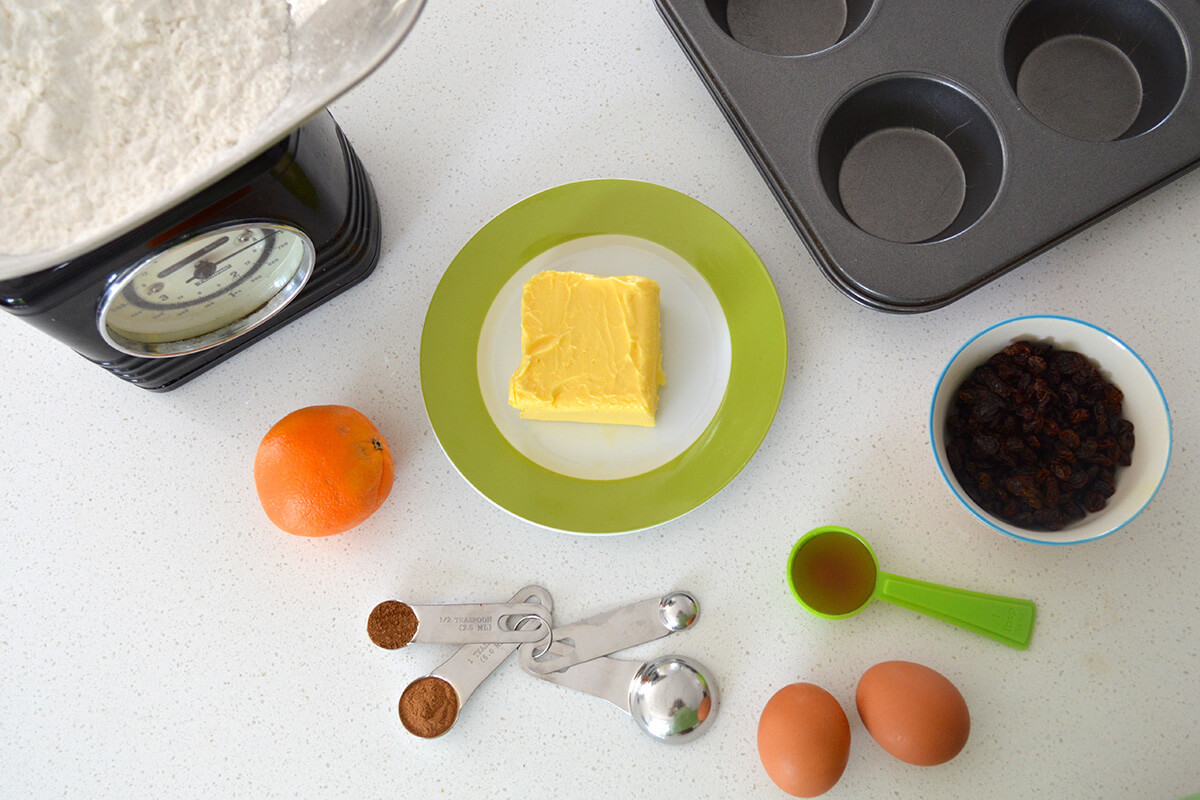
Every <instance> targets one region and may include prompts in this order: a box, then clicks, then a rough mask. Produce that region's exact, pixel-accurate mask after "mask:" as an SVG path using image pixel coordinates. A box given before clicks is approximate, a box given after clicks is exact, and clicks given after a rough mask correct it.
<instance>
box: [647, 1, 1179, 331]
mask: <svg viewBox="0 0 1200 800" xmlns="http://www.w3.org/2000/svg"><path fill="white" fill-rule="evenodd" d="M656 2H657V4H658V8H659V11H660V12H661V14H662V15H663V18H664V19H665V20H666V22H667V24H668V26H669V27H670V29H671V30H672V32H673V33H674V34H675V36H676V37H677V39H678V40H679V42H680V45H681V47H682V49H683V50H684V52H685V53H686V54H687V55H688V57H689V58H690V60H691V61H692V63H693V65H694V66H695V68H696V70H697V72H698V73H699V74H700V76H701V78H702V79H703V80H704V82H705V84H706V85H707V86H708V88H709V90H710V92H711V93H712V95H713V97H714V99H715V100H716V101H717V103H718V105H719V106H720V107H721V109H722V110H723V112H724V113H725V115H726V117H727V118H728V120H729V122H730V124H731V126H732V127H733V129H734V130H735V131H736V132H737V134H738V136H739V137H740V138H741V140H742V142H743V144H744V145H745V147H746V149H747V151H748V152H749V154H750V155H751V157H752V159H753V160H754V162H755V164H756V165H757V166H758V168H759V170H760V172H761V173H762V175H763V177H764V179H765V180H766V182H767V184H768V186H769V187H770V188H771V190H772V191H773V192H774V194H775V196H776V198H777V200H778V201H779V203H780V205H781V207H782V208H783V210H784V212H785V213H786V214H787V216H788V218H789V219H790V220H791V222H792V223H793V225H794V226H795V227H796V229H797V231H798V232H799V234H800V235H801V237H802V239H803V240H804V242H805V244H806V245H807V247H808V249H809V251H810V253H811V254H812V256H813V258H814V260H815V261H816V262H817V264H818V265H819V266H820V267H821V269H822V270H823V271H824V273H825V274H826V276H827V277H828V278H829V279H830V280H831V281H832V282H833V283H834V284H835V285H836V286H837V287H838V288H840V289H841V290H842V291H843V292H844V293H846V294H847V295H849V296H850V297H852V298H854V299H855V300H857V301H859V302H861V303H863V304H864V305H867V306H870V307H873V308H877V309H881V310H885V311H893V312H919V311H928V310H931V309H934V308H938V307H941V306H944V305H946V304H947V303H950V302H952V301H953V300H956V299H958V298H960V297H962V296H963V295H965V294H967V293H969V292H970V291H972V290H974V289H976V288H978V287H980V286H982V285H983V284H985V283H987V282H988V281H990V280H993V279H995V278H996V277H998V276H1000V275H1002V274H1003V273H1005V272H1007V271H1008V270H1010V269H1012V268H1014V267H1016V266H1017V265H1019V264H1021V263H1023V262H1024V261H1027V260H1028V259H1030V258H1032V257H1034V256H1036V255H1037V254H1039V253H1041V252H1043V251H1045V250H1046V249H1048V248H1050V247H1052V246H1053V245H1055V244H1057V243H1058V242H1060V241H1062V240H1064V239H1066V238H1068V237H1069V236H1071V235H1073V234H1075V233H1078V232H1079V231H1080V230H1082V229H1084V228H1085V227H1087V226H1088V225H1090V224H1092V223H1094V222H1097V221H1098V220H1100V219H1102V218H1103V217H1105V216H1107V215H1108V214H1110V213H1112V212H1113V211H1115V210H1117V209H1119V208H1120V207H1122V206H1123V205H1125V204H1127V203H1129V202H1132V201H1133V200H1136V199H1137V198H1138V197H1140V196H1142V195H1144V194H1146V193H1148V192H1149V191H1151V190H1153V189H1155V188H1157V187H1158V186H1160V185H1162V184H1163V183H1165V182H1167V181H1170V180H1172V179H1174V178H1176V177H1178V176H1179V175H1181V174H1183V173H1184V172H1186V171H1187V170H1189V169H1192V168H1194V167H1195V166H1197V165H1198V164H1200V135H1198V134H1200V98H1198V97H1197V94H1196V92H1195V91H1194V89H1193V88H1192V82H1191V81H1190V80H1189V70H1190V65H1189V62H1188V57H1187V53H1188V51H1189V49H1190V48H1191V47H1192V44H1193V42H1194V41H1196V40H1197V37H1200V6H1197V5H1196V4H1194V3H1191V2H1187V0H1171V2H1161V3H1160V2H1154V0H1126V1H1125V2H1116V0H1109V1H1108V2H1094V1H1091V0H1089V2H1084V0H1027V2H1004V3H994V4H992V3H986V4H974V5H972V6H971V7H970V9H969V10H968V9H961V10H956V9H953V8H948V7H947V6H946V4H945V3H941V2H934V1H933V0H910V1H909V2H903V3H901V2H899V0H874V2H873V3H863V2H861V1H857V0H850V2H847V3H845V9H846V17H847V22H846V24H845V26H844V29H843V31H842V34H841V35H840V36H839V37H837V39H836V41H835V42H834V43H833V44H831V45H829V46H827V47H826V48H825V49H823V50H819V51H817V52H814V53H807V54H797V55H779V54H775V53H771V52H764V51H763V49H764V45H763V40H762V37H761V35H759V36H757V37H756V35H754V34H753V33H747V32H746V27H747V20H748V19H750V20H751V21H754V22H755V24H757V25H759V26H760V28H761V29H764V30H765V29H769V28H770V27H771V26H772V25H773V24H774V25H776V26H778V25H781V24H783V23H782V22H781V21H780V19H781V18H780V19H776V20H775V21H774V22H772V19H771V17H770V15H769V14H768V13H767V12H771V11H774V12H775V13H778V9H779V7H782V6H781V5H780V4H779V3H777V2H776V1H775V0H656ZM821 2H828V0H821ZM753 3H759V4H761V5H760V6H759V7H758V10H759V12H760V13H759V16H758V17H757V18H750V17H747V14H748V12H747V10H746V7H747V4H753ZM792 5H793V6H794V5H796V4H792ZM800 5H803V4H800ZM815 5H820V3H815ZM824 13H825V14H826V15H828V14H830V13H836V12H829V11H828V10H826V11H825V12H824ZM731 15H732V16H733V17H734V18H735V19H736V18H737V16H738V15H741V17H742V18H741V22H739V23H738V25H740V26H741V27H740V28H739V27H737V26H731V24H730V23H731V21H732V20H731ZM735 33H736V34H737V36H740V38H741V41H739V38H737V37H735ZM830 38H833V37H831V36H829V35H827V36H826V41H828V39H830ZM772 46H775V45H772ZM756 48H759V49H756ZM777 49H778V48H777ZM1114 53H1115V55H1114ZM1072 69H1074V70H1076V72H1078V73H1080V77H1079V79H1078V81H1076V82H1075V83H1072V81H1071V80H1070V79H1069V77H1068V76H1069V75H1070V74H1071V70H1072ZM1131 70H1132V72H1133V73H1135V74H1136V78H1137V80H1136V83H1137V84H1138V86H1133V83H1132V82H1131V81H1130V75H1131V72H1130V71H1131ZM1089 81H1090V82H1091V84H1090V85H1087V86H1084V85H1083V84H1086V83H1088V82H1089ZM1056 82H1057V83H1056ZM1076 84H1078V86H1077V87H1076ZM1072 87H1076V88H1078V92H1079V93H1080V94H1082V95H1083V98H1082V100H1079V101H1078V102H1076V105H1077V106H1078V108H1082V109H1083V111H1082V112H1078V111H1076V112H1072V111H1071V110H1070V108H1066V107H1064V106H1063V104H1061V103H1060V104H1059V105H1058V106H1057V107H1056V104H1055V102H1054V101H1053V98H1054V97H1055V96H1057V95H1056V94H1055V92H1056V91H1057V90H1062V92H1063V95H1064V96H1066V95H1070V94H1071V89H1072ZM1022 95H1024V101H1023V100H1022ZM1131 98H1132V99H1131ZM1056 114H1057V116H1056ZM1088 114H1091V116H1090V117H1089V116H1088ZM1056 128H1059V129H1062V130H1059V129H1056ZM1064 131H1065V132H1064ZM889 153H890V156H889ZM955 162H957V164H956V163H955ZM843 173H847V174H843ZM856 175H857V176H858V177H857V179H856V177H855V176H856Z"/></svg>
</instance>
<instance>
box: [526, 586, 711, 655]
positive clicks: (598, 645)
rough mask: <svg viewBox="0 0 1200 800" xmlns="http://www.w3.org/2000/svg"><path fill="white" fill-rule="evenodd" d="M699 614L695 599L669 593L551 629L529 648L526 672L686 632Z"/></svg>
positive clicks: (682, 593)
mask: <svg viewBox="0 0 1200 800" xmlns="http://www.w3.org/2000/svg"><path fill="white" fill-rule="evenodd" d="M699 615H700V607H699V605H697V603H696V599H695V598H694V597H692V596H691V595H690V594H688V593H687V592H671V593H670V594H666V595H663V596H661V597H651V598H649V599H647V600H642V601H640V602H637V603H631V604H630V605H627V606H622V607H621V608H617V609H614V610H612V611H606V612H604V613H602V614H596V615H595V616H592V617H588V618H587V619H585V620H582V621H580V622H575V623H572V624H570V625H563V626H561V627H558V628H554V629H553V631H552V632H551V640H552V642H553V643H554V644H556V645H557V646H556V647H550V646H549V645H550V642H546V643H545V644H543V646H542V647H540V648H537V649H536V650H534V649H531V650H530V651H529V652H530V657H529V663H528V665H527V667H526V671H527V672H531V673H533V674H536V675H546V674H549V673H551V672H557V671H559V670H564V669H567V668H569V667H572V666H574V665H576V664H580V663H582V662H584V661H591V660H592V659H594V658H599V657H600V656H606V655H608V654H609V653H616V652H618V651H620V650H625V649H627V648H630V647H634V646H636V645H639V644H645V643H646V642H652V641H654V640H655V639H661V638H662V637H663V636H666V635H667V634H669V633H674V632H675V631H681V630H685V629H686V628H690V627H691V626H692V625H693V624H695V622H696V619H697V617H698V616H699Z"/></svg>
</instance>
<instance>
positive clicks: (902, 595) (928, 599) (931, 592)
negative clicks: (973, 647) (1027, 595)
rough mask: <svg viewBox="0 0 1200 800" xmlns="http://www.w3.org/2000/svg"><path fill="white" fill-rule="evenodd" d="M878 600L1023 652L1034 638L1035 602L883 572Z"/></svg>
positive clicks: (879, 578)
mask: <svg viewBox="0 0 1200 800" xmlns="http://www.w3.org/2000/svg"><path fill="white" fill-rule="evenodd" d="M875 596H876V597H877V598H878V599H880V600H886V601H887V602H889V603H892V604H894V605H898V606H901V607H903V608H907V609H909V610H910V611H916V612H918V613H921V614H925V615H926V616H930V617H933V618H935V619H940V620H942V621H943V622H949V623H950V624H951V625H957V626H958V627H960V628H965V629H967V630H969V631H974V632H975V633H981V634H983V635H984V636H988V637H990V638H992V639H995V640H996V641H998V642H1003V643H1004V644H1006V645H1009V646H1010V647H1015V648H1017V649H1019V650H1024V649H1025V648H1027V647H1029V640H1030V639H1031V638H1032V637H1033V617H1034V613H1035V611H1036V606H1034V604H1033V601H1032V600H1021V599H1018V598H1016V597H1001V596H1000V595H995V594H984V593H983V592H972V591H969V590H967V589H954V588H951V587H949V586H941V585H939V584H936V583H928V582H926V581H919V580H915V579H914V578H903V577H901V576H899V575H890V574H888V573H886V572H880V573H879V577H878V578H877V580H876V582H875Z"/></svg>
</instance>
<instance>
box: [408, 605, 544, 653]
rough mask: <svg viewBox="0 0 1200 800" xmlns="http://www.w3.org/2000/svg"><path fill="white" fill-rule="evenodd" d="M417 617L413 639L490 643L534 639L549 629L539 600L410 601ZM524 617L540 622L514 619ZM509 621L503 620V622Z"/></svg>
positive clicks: (538, 638)
mask: <svg viewBox="0 0 1200 800" xmlns="http://www.w3.org/2000/svg"><path fill="white" fill-rule="evenodd" d="M409 608H411V609H412V611H413V614H414V615H415V616H416V618H417V631H416V633H415V634H414V635H413V638H412V640H413V641H414V642H426V643H435V644H493V643H496V642H508V643H511V642H516V643H518V644H519V643H522V642H537V641H541V640H542V639H544V638H545V636H546V631H548V630H549V629H550V626H551V621H550V612H549V611H547V610H546V608H545V606H543V605H541V604H540V603H461V604H446V605H428V606H415V605H410V606H409ZM527 617H534V618H537V619H538V620H539V621H540V622H541V623H542V625H541V626H537V625H533V626H522V627H520V628H518V627H517V626H516V624H515V623H517V622H519V621H520V620H521V619H524V618H527ZM509 622H511V623H513V624H506V623H509Z"/></svg>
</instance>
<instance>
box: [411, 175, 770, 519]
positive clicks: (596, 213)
mask: <svg viewBox="0 0 1200 800" xmlns="http://www.w3.org/2000/svg"><path fill="white" fill-rule="evenodd" d="M593 243H594V245H595V246H594V247H593ZM558 253H562V254H563V255H562V256H561V257H560V258H559V260H558V261H553V260H551V261H547V258H548V257H550V256H553V255H554V254H558ZM626 257H628V258H626ZM630 259H632V262H633V263H634V264H635V265H637V266H635V267H634V268H633V269H626V267H627V266H629V264H630ZM639 259H641V260H639ZM604 263H608V264H610V266H611V268H610V269H609V271H608V274H630V273H632V274H646V273H651V274H647V275H646V277H652V278H655V279H656V280H659V282H660V284H662V285H663V320H662V330H663V334H662V337H663V361H664V369H665V370H666V373H667V385H666V386H665V387H663V390H662V399H661V403H660V409H659V425H658V426H657V427H656V428H634V427H629V426H619V425H587V424H583V423H567V422H539V421H532V420H519V421H516V422H514V420H516V419H517V415H516V412H515V411H514V410H512V409H509V408H508V407H507V404H506V403H504V402H503V400H502V399H497V398H501V397H503V392H504V390H505V388H506V387H505V386H503V385H502V383H503V380H502V379H501V377H499V376H503V375H507V374H511V373H510V372H508V371H507V370H509V366H508V363H507V361H508V360H511V364H512V365H514V366H515V364H516V363H517V361H518V360H519V358H520V336H519V333H518V332H516V331H515V330H512V328H511V326H512V325H513V324H514V323H513V322H512V317H513V314H514V312H513V310H512V309H513V307H514V304H519V301H518V300H516V299H515V298H516V297H518V296H519V291H520V286H521V284H522V283H523V282H524V277H523V276H524V275H526V274H531V273H532V271H536V270H537V269H544V268H550V269H566V268H578V269H580V271H590V272H593V273H595V274H604V272H605V270H604V269H596V268H594V265H596V264H604ZM578 265H582V267H580V266H578ZM642 267H644V268H642ZM639 269H640V271H639ZM689 281H691V282H690V283H689ZM675 286H679V287H681V288H680V289H678V290H676V289H675V288H673V287H675ZM705 297H707V298H710V299H711V302H709V303H708V307H711V308H712V309H715V312H713V313H715V314H716V316H717V319H716V320H715V323H714V321H713V320H712V319H706V318H705V316H704V315H705V313H706V312H705V311H704V309H705V308H706V302H708V301H706V300H705V299H704V298H705ZM676 300H678V301H679V304H677V305H673V303H675V302H676ZM685 300H686V302H685ZM505 318H507V319H508V322H507V323H505V322H497V321H496V320H504V319H505ZM721 318H723V322H724V325H721V324H720V323H721V321H722V319H721ZM506 325H507V326H508V327H507V328H506V327H505V326H506ZM689 326H690V327H689ZM726 328H727V336H726ZM518 330H519V329H518ZM697 350H703V351H704V352H699V353H697V352H695V351H697ZM709 350H712V351H714V352H712V353H710V352H707V351H709ZM494 362H502V363H494ZM786 372H787V334H786V331H785V328H784V321H783V310H782V308H781V307H780V304H779V296H778V295H777V294H776V292H775V286H774V284H773V283H772V282H771V278H770V275H768V274H767V271H766V268H765V267H764V266H763V264H762V261H761V260H760V259H759V258H758V256H757V254H755V252H754V250H753V249H752V248H751V247H750V245H749V244H748V243H747V242H746V240H745V239H744V238H742V236H741V234H739V233H738V232H737V230H735V229H734V228H733V227H732V226H731V225H730V224H729V223H728V222H726V221H725V220H724V219H722V218H721V217H720V216H719V215H718V214H717V213H715V212H714V211H712V210H711V209H709V208H708V207H706V206H704V205H702V204H701V203H699V202H697V201H695V200H693V199H692V198H690V197H688V196H686V195H683V194H680V193H679V192H676V191H673V190H671V189H666V188H664V187H662V186H656V185H654V184H650V183H642V182H638V181H626V180H595V181H584V182H580V183H571V184H567V185H564V186H559V187H556V188H553V189H549V190H547V191H544V192H541V193H540V194H537V195H534V196H533V197H530V198H528V199H526V200H523V201H521V202H520V203H517V204H516V205H515V206H513V207H512V208H509V209H508V210H507V211H505V212H503V213H502V214H500V215H499V216H498V217H496V218H495V219H494V220H492V221H491V222H489V223H488V224H487V225H485V226H484V227H483V229H482V230H480V231H479V232H478V233H477V234H476V235H475V236H474V237H472V239H471V240H470V241H469V242H467V244H466V246H465V247H463V249H462V251H461V252H459V254H458V256H457V257H456V258H455V259H454V261H453V262H452V263H451V264H450V266H449V268H448V269H447V270H446V273H445V275H444V276H443V277H442V280H441V282H440V283H439V284H438V287H437V290H436V291H435V292H434V295H433V299H432V301H431V302H430V305H429V311H428V314H427V315H426V317H425V326H424V330H423V332H422V335H421V391H422V394H423V395H424V400H425V410H426V412H427V413H428V414H429V421H430V423H431V424H432V425H433V430H434V433H435V434H436V436H437V438H438V442H439V443H440V444H441V446H442V448H443V449H444V450H445V452H446V455H447V456H448V457H449V458H450V461H451V462H452V463H453V464H454V466H455V468H457V469H458V471H459V472H461V473H462V475H463V476H464V477H465V478H466V479H467V481H468V482H470V484H471V485H472V486H474V487H475V489H477V490H478V491H479V492H480V493H481V494H483V495H484V496H485V497H487V498H488V499H489V500H491V501H492V502H494V503H495V504H496V505H498V506H500V507H501V508H503V509H505V510H506V511H509V512H510V513H512V514H514V515H516V516H518V517H520V518H522V519H525V520H527V521H529V522H532V523H535V524H537V525H542V526H544V527H547V528H552V529H555V530H561V531H568V532H572V533H623V532H628V531H634V530H640V529H643V528H648V527H651V526H654V525H658V524H661V523H664V522H667V521H669V520H672V519H675V518H676V517H678V516H680V515H682V514H685V513H687V512H688V511H690V510H692V509H693V508H696V507H697V506H699V505H700V504H701V503H703V502H704V501H706V500H708V499H709V498H710V497H712V496H713V495H714V494H716V493H717V492H718V491H720V490H721V489H722V488H723V487H724V486H725V485H726V484H728V483H729V481H731V480H732V479H733V477H734V476H735V475H737V474H738V472H740V471H741V469H742V468H743V467H744V466H745V465H746V463H747V462H748V461H749V460H750V458H751V457H752V456H753V455H754V452H755V451H756V450H757V449H758V446H759V445H760V444H761V443H762V440H763V437H764V436H766V433H767V430H768V429H769V428H770V427H771V422H772V420H773V419H774V416H775V412H776V410H777V409H778V407H779V399H780V396H781V394H782V393H783V384H784V379H785V375H786ZM726 374H727V375H728V378H727V380H726V379H725V377H724V376H725V375H726ZM489 375H492V376H493V377H490V378H489ZM714 376H715V377H714ZM705 380H708V381H709V383H711V384H712V387H713V388H711V389H709V390H705V389H704V386H703V382H704V381H705ZM693 387H699V389H693ZM673 388H674V389H675V391H674V393H672V390H673ZM705 391H708V392H709V393H710V394H712V396H713V398H714V399H713V400H712V401H711V402H710V403H709V405H708V406H707V407H706V406H705V404H704V401H703V400H696V399H694V397H699V396H701V395H703V394H705ZM497 420H499V421H500V424H499V425H498V424H497ZM676 420H678V424H677V423H676ZM689 426H690V427H689ZM659 428H662V429H664V431H666V433H664V432H663V431H659V430H658V429H659ZM600 429H603V430H600ZM504 431H508V432H509V435H508V436H506V434H505V432H504ZM526 432H529V433H530V434H531V439H530V441H525V433H526ZM655 437H659V438H655ZM680 437H683V438H682V439H681V438H680ZM668 440H671V441H673V442H674V444H672V443H671V441H668ZM514 442H516V446H514ZM531 442H532V443H531ZM539 442H542V443H549V444H548V445H547V447H548V449H549V450H551V451H552V450H553V449H554V448H555V447H556V446H557V444H559V443H563V442H566V443H568V444H567V446H568V448H571V447H576V446H578V448H579V449H578V452H577V453H574V454H571V453H568V454H567V457H564V458H563V459H562V463H563V464H566V465H568V466H566V467H561V468H560V467H558V466H556V464H557V462H556V461H555V458H557V455H556V454H555V453H553V452H550V455H549V456H548V457H547V458H542V457H538V456H536V455H535V458H536V460H535V458H531V457H530V456H529V455H527V453H531V452H534V451H535V450H537V448H538V447H540V445H539ZM664 447H667V448H672V449H666V450H663V449H662V448H664ZM531 448H532V449H531ZM606 450H607V452H606ZM656 450H659V451H660V452H659V453H658V455H659V456H660V458H659V459H658V460H659V461H662V462H663V463H657V462H656V461H655V458H654V455H655V452H654V451H656ZM675 451H678V452H677V453H676V452H675ZM629 453H635V454H637V455H636V456H630V457H628V458H627V459H626V457H627V456H628V454H629ZM664 454H665V455H664ZM610 456H611V457H610ZM622 459H626V460H625V461H622ZM592 461H594V462H596V463H595V464H592V463H590V462H592ZM612 462H617V466H616V467H613V466H612ZM546 464H550V465H551V466H550V467H548V466H546ZM639 464H642V465H653V466H652V467H649V468H645V469H644V470H643V469H642V467H640V466H638V465H639ZM593 467H594V468H595V469H593ZM614 469H615V472H612V470H614ZM606 470H607V471H608V472H606ZM631 471H632V472H631ZM623 472H625V473H630V472H631V474H622V473H623ZM610 473H611V474H610ZM588 475H599V476H601V477H587V476H588ZM613 475H616V477H614V476H613Z"/></svg>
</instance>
